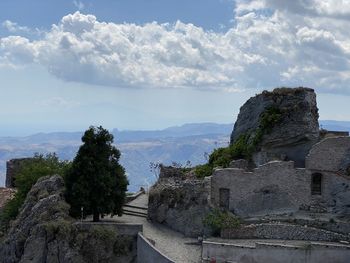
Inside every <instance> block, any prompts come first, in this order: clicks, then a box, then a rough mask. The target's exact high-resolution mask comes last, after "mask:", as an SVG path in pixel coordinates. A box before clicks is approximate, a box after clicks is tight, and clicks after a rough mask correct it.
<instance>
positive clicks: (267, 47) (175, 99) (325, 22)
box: [0, 0, 350, 136]
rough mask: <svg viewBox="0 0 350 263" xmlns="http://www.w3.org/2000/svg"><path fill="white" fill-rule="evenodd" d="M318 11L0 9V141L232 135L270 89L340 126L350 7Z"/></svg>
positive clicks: (347, 78)
mask: <svg viewBox="0 0 350 263" xmlns="http://www.w3.org/2000/svg"><path fill="white" fill-rule="evenodd" d="M327 1H328V0H322V1H314V0H308V1H307V2H308V5H307V6H306V5H304V4H303V3H301V2H300V1H278V2H277V1H270V0H254V1H253V0H250V1H242V0H236V1H234V0H206V1H203V0H193V1H185V0H179V1H176V2H174V1H163V0H154V1H147V2H145V1H137V0H130V1H112V0H102V1H92V0H79V1H78V0H68V1H59V0H53V1H49V2H48V1H45V0H38V1H35V3H34V2H33V1H25V0H12V1H8V0H5V1H1V2H0V10H2V11H3V12H0V79H1V86H0V91H1V94H2V95H1V96H0V120H1V124H0V133H1V134H2V135H16V136H18V135H23V134H32V133H37V132H53V131H77V130H78V131H80V130H85V129H86V128H87V127H89V126H90V125H102V126H104V127H106V128H108V129H112V128H115V127H117V128H119V129H122V130H126V129H128V130H130V129H131V130H140V129H142V130H154V129H162V128H164V127H169V126H174V125H181V124H183V123H194V122H215V123H233V122H234V121H235V119H236V117H237V114H238V112H239V108H240V107H241V105H242V104H243V103H244V102H245V101H246V100H247V99H249V98H250V97H252V96H254V95H255V94H257V93H260V92H261V91H262V90H272V89H274V88H275V87H281V86H286V87H297V86H305V87H309V88H313V89H315V91H316V93H317V97H318V106H319V110H320V119H331V120H343V121H344V120H350V111H349V110H348V109H349V104H348V101H349V96H350V56H349V54H350V48H349V45H348V43H349V41H350V38H349V34H348V31H347V20H348V19H349V17H350V5H349V4H348V3H345V2H341V3H340V2H339V3H338V2H336V3H334V2H329V3H328V2H327ZM326 2H327V4H325V3H326ZM325 6H327V8H325ZM43 10H45V12H43Z"/></svg>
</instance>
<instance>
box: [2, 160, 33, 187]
mask: <svg viewBox="0 0 350 263" xmlns="http://www.w3.org/2000/svg"><path fill="white" fill-rule="evenodd" d="M30 159H31V158H21V159H11V160H9V161H7V162H6V181H5V185H6V187H15V186H16V185H15V179H16V175H17V174H18V172H19V170H20V168H21V166H22V165H23V164H24V163H25V162H26V161H28V160H30Z"/></svg>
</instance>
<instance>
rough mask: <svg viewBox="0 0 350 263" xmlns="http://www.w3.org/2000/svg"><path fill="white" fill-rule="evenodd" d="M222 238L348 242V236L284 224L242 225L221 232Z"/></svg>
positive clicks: (349, 238) (349, 237)
mask: <svg viewBox="0 0 350 263" xmlns="http://www.w3.org/2000/svg"><path fill="white" fill-rule="evenodd" d="M221 237H222V238H228V239H279V240H310V241H330V242H338V241H349V240H350V236H349V234H340V233H335V232H332V231H328V230H324V229H318V228H314V227H306V226H300V225H293V224H286V223H262V224H251V225H242V226H241V227H239V228H236V229H229V230H222V232H221Z"/></svg>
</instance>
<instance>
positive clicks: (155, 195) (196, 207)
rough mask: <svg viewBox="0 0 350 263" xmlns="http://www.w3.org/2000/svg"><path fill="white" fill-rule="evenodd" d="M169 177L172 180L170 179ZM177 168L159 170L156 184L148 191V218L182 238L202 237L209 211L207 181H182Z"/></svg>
mask: <svg viewBox="0 0 350 263" xmlns="http://www.w3.org/2000/svg"><path fill="white" fill-rule="evenodd" d="M171 175H173V176H174V177H171ZM179 175H182V173H181V171H180V169H178V168H171V171H170V168H169V167H167V168H166V169H161V173H160V176H159V178H160V179H159V180H158V182H157V183H156V184H155V185H154V186H153V187H152V188H151V190H150V193H149V201H148V217H149V219H150V220H152V221H153V222H157V223H161V224H165V225H167V226H169V227H170V228H172V229H174V230H176V231H179V232H181V233H183V234H184V235H186V236H191V237H197V236H199V235H202V234H203V231H205V227H204V225H203V219H204V218H205V216H206V215H207V213H208V212H209V193H210V181H209V180H208V179H205V180H196V179H184V178H181V176H179Z"/></svg>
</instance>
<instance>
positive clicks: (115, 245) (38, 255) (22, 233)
mask: <svg viewBox="0 0 350 263" xmlns="http://www.w3.org/2000/svg"><path fill="white" fill-rule="evenodd" d="M64 190H65V188H64V181H63V179H62V177H60V176H52V177H43V178H41V179H39V180H38V182H37V183H36V184H35V185H34V186H33V187H32V189H31V191H30V192H29V193H28V195H27V198H26V200H25V203H24V205H23V207H22V209H21V212H20V214H19V215H18V217H17V219H16V220H15V221H14V222H13V223H12V225H11V228H10V230H9V232H8V234H7V237H6V238H5V240H4V241H3V242H2V243H0V259H1V262H2V263H15V262H78V263H79V262H82V263H83V262H133V261H134V260H135V258H136V241H137V240H136V235H135V237H133V236H128V235H119V234H118V232H117V231H116V229H115V228H116V226H114V227H113V226H104V225H101V224H100V225H91V226H89V227H86V226H85V224H79V223H74V221H73V219H72V218H70V217H69V216H68V211H69V205H68V204H67V203H66V202H65V200H64Z"/></svg>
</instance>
